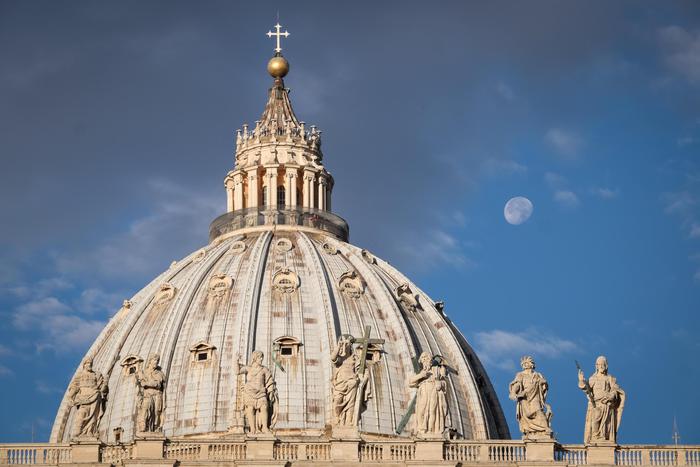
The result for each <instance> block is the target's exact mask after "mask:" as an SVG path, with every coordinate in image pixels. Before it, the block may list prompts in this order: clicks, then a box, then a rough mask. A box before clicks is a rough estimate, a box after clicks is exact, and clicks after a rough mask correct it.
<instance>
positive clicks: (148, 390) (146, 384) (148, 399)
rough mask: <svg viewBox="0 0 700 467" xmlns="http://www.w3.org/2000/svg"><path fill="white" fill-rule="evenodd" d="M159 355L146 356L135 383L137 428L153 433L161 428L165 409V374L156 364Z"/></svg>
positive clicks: (142, 431) (158, 360) (143, 431)
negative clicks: (144, 365) (136, 391)
mask: <svg viewBox="0 0 700 467" xmlns="http://www.w3.org/2000/svg"><path fill="white" fill-rule="evenodd" d="M159 363H160V355H158V354H153V355H151V356H150V357H148V362H147V363H146V368H145V369H144V368H139V371H138V372H137V373H136V384H137V385H138V387H139V395H138V413H137V415H136V426H137V430H138V431H139V432H141V433H153V432H159V431H162V430H163V413H164V411H165V403H164V395H165V374H163V372H162V371H161V369H160V367H159V366H158V364H159Z"/></svg>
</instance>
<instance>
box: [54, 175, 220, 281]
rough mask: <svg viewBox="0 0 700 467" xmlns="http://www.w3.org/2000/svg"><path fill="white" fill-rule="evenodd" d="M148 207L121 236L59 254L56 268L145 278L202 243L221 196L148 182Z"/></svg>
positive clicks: (112, 275)
mask: <svg viewBox="0 0 700 467" xmlns="http://www.w3.org/2000/svg"><path fill="white" fill-rule="evenodd" d="M149 185H150V188H151V190H152V192H153V198H154V205H153V206H152V210H151V212H150V213H149V214H148V215H146V216H143V217H141V218H138V219H136V220H134V221H133V222H132V223H131V224H130V225H128V228H127V229H126V231H125V232H122V233H120V234H117V235H114V236H112V237H109V238H107V239H105V240H104V241H103V242H102V243H99V244H97V245H95V246H93V247H92V248H88V249H83V250H80V251H75V252H73V253H62V254H60V255H58V256H57V257H56V263H57V268H58V270H59V271H60V272H62V273H65V274H79V275H80V274H82V275H84V274H90V275H93V276H94V275H97V276H99V277H102V278H108V279H113V278H131V279H133V278H134V277H138V278H141V279H143V280H148V279H150V278H151V276H152V275H154V274H157V273H158V272H160V271H161V270H164V269H165V268H167V266H168V265H169V264H170V263H171V262H172V261H173V260H177V259H179V257H176V256H177V255H182V256H184V255H187V254H189V253H190V252H192V251H194V250H195V249H196V248H197V247H199V246H201V245H203V244H205V243H206V242H207V231H206V228H205V227H204V226H206V225H208V224H209V222H211V220H212V219H214V218H215V217H216V216H217V215H219V214H221V213H222V211H223V210H224V208H225V206H224V205H223V203H224V201H223V194H222V195H221V196H210V195H203V194H201V193H196V192H192V191H190V190H187V189H184V188H183V187H182V186H180V185H177V184H176V183H173V182H171V181H169V180H152V181H151V182H149Z"/></svg>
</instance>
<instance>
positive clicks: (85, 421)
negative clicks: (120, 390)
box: [68, 357, 107, 439]
mask: <svg viewBox="0 0 700 467" xmlns="http://www.w3.org/2000/svg"><path fill="white" fill-rule="evenodd" d="M106 400H107V382H106V381H105V379H104V377H103V376H102V374H101V373H97V372H96V371H93V369H92V357H88V358H86V359H85V361H84V362H83V366H82V369H81V370H80V372H78V374H77V375H76V377H75V379H74V380H73V381H72V382H71V384H70V386H69V387H68V403H69V404H70V405H71V406H75V408H76V411H75V416H74V418H73V431H72V435H73V437H74V438H90V439H96V438H97V429H98V428H99V425H100V420H101V419H102V415H104V405H105V402H106Z"/></svg>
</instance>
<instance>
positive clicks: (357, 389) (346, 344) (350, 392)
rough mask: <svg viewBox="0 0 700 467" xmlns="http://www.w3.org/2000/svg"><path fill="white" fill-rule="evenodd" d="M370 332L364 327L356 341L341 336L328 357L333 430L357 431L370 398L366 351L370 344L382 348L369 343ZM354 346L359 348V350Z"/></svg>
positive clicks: (381, 340) (367, 327) (371, 340)
mask: <svg viewBox="0 0 700 467" xmlns="http://www.w3.org/2000/svg"><path fill="white" fill-rule="evenodd" d="M370 331H371V327H370V326H366V327H365V332H364V335H363V336H362V337H361V338H357V339H356V338H354V337H353V336H352V335H350V334H343V335H341V336H340V338H339V339H338V344H337V345H336V347H335V350H333V353H331V362H332V363H333V376H332V381H331V385H332V388H333V415H334V419H333V425H334V426H338V427H357V424H358V422H359V420H360V414H361V412H362V410H363V409H364V408H365V407H366V404H367V401H368V400H369V399H370V398H371V397H372V394H371V388H370V387H369V386H368V382H369V372H368V371H367V368H366V360H367V348H368V347H369V345H370V344H383V343H384V340H383V339H370V337H369V335H370ZM354 344H360V345H359V348H357V349H356V348H355V346H354ZM358 351H359V352H358Z"/></svg>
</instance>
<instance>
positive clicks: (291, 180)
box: [284, 166, 299, 208]
mask: <svg viewBox="0 0 700 467" xmlns="http://www.w3.org/2000/svg"><path fill="white" fill-rule="evenodd" d="M298 169H299V167H296V166H286V167H285V176H284V204H285V205H286V206H292V207H294V208H295V207H297V204H298V202H299V201H298V200H297V170H298Z"/></svg>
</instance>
